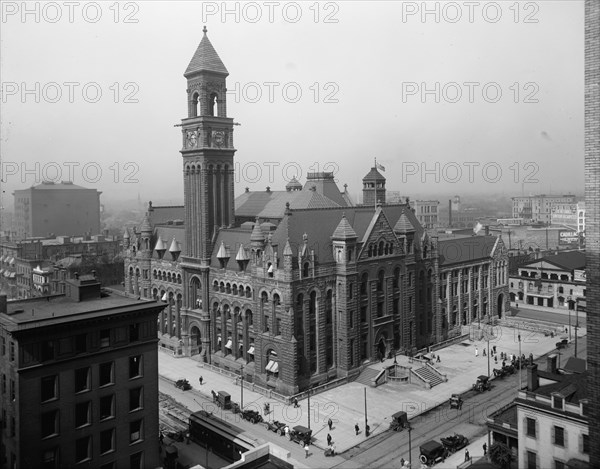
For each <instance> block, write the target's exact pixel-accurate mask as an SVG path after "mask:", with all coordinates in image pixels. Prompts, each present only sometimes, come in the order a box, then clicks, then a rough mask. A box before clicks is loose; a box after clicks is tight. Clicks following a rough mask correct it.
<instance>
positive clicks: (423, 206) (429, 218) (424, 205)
mask: <svg viewBox="0 0 600 469" xmlns="http://www.w3.org/2000/svg"><path fill="white" fill-rule="evenodd" d="M439 205H440V202H439V201H438V200H411V201H410V206H411V208H412V209H414V211H415V215H416V217H417V220H419V223H420V224H421V226H422V227H423V228H425V229H428V230H432V229H434V228H437V227H438V225H439V220H438V206H439Z"/></svg>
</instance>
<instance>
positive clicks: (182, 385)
mask: <svg viewBox="0 0 600 469" xmlns="http://www.w3.org/2000/svg"><path fill="white" fill-rule="evenodd" d="M175 387H176V388H179V389H181V390H182V391H187V390H189V389H192V385H191V384H190V382H189V381H188V380H187V379H178V380H177V381H175Z"/></svg>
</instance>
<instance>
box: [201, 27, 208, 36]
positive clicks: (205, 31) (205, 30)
mask: <svg viewBox="0 0 600 469" xmlns="http://www.w3.org/2000/svg"><path fill="white" fill-rule="evenodd" d="M202 32H203V33H204V35H205V36H206V33H207V32H208V29H206V25H204V28H202Z"/></svg>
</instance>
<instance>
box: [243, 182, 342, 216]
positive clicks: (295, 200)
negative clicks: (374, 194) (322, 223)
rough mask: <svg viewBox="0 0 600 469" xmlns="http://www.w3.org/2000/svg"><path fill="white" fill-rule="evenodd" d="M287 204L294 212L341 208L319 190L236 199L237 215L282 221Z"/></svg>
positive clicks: (250, 194)
mask: <svg viewBox="0 0 600 469" xmlns="http://www.w3.org/2000/svg"><path fill="white" fill-rule="evenodd" d="M342 200H343V199H342ZM287 202H289V204H290V207H291V208H292V209H293V210H295V209H306V208H328V207H339V206H340V204H338V203H337V202H335V201H333V200H331V199H330V198H328V197H326V196H325V195H323V194H321V193H319V192H318V190H310V189H309V190H305V189H302V190H301V191H269V192H266V191H265V192H244V193H243V194H241V195H240V196H239V197H237V198H236V199H235V215H236V216H238V217H259V218H274V219H277V218H279V219H281V218H283V216H284V214H285V210H286V203H287ZM344 206H345V204H344Z"/></svg>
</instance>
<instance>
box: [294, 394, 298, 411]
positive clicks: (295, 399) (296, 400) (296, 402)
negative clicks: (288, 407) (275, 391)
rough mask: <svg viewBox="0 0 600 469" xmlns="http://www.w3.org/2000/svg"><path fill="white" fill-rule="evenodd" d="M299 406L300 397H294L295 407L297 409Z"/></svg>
mask: <svg viewBox="0 0 600 469" xmlns="http://www.w3.org/2000/svg"><path fill="white" fill-rule="evenodd" d="M297 407H299V406H298V399H297V398H295V397H294V409H296V408H297Z"/></svg>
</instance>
